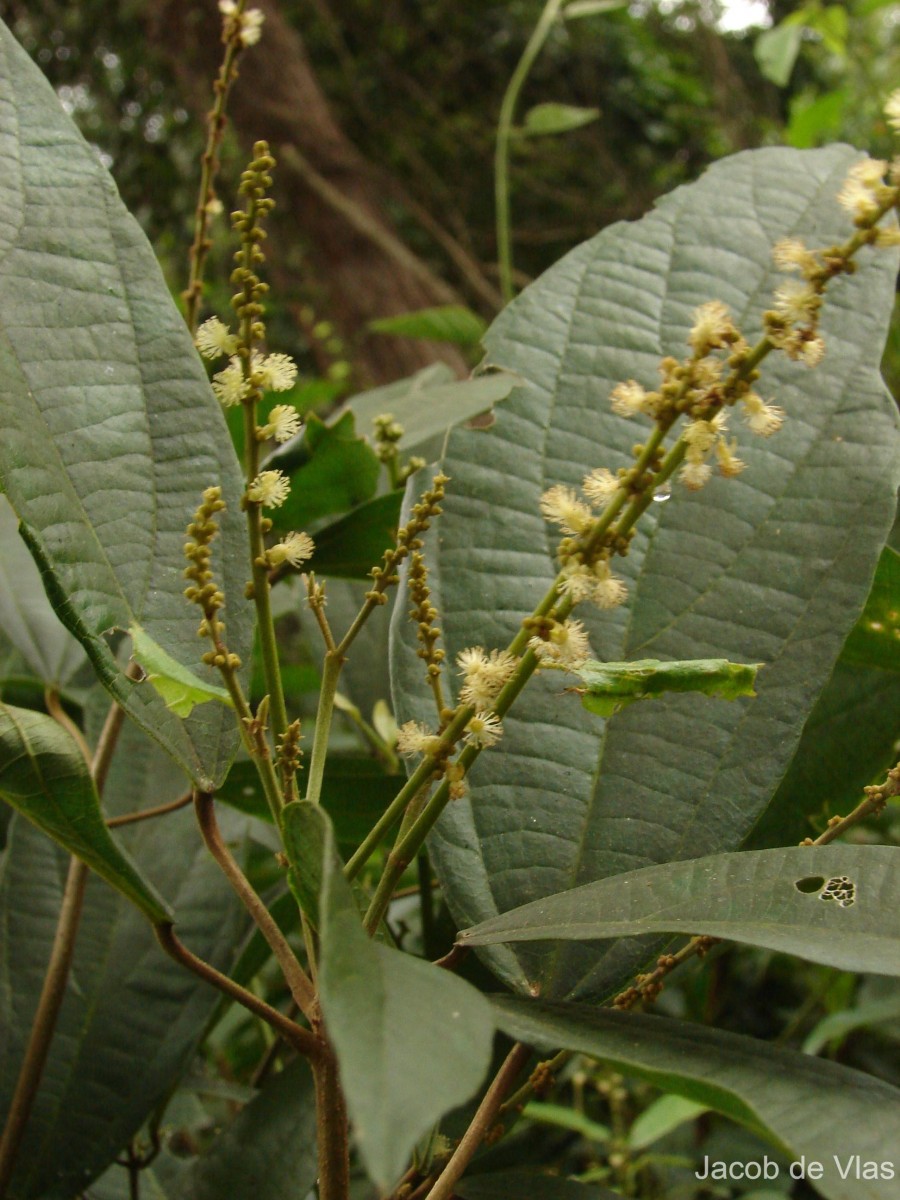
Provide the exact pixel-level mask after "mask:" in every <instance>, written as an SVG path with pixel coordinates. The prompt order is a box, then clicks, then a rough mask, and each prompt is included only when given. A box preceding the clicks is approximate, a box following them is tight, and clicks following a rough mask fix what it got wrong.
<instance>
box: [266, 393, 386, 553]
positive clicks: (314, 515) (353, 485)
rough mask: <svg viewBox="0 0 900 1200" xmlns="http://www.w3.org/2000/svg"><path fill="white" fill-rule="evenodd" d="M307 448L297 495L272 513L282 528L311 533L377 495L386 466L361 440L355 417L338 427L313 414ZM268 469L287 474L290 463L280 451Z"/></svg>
mask: <svg viewBox="0 0 900 1200" xmlns="http://www.w3.org/2000/svg"><path fill="white" fill-rule="evenodd" d="M302 449H303V451H304V452H305V454H306V455H307V456H308V460H307V461H306V462H305V463H304V464H303V465H301V466H300V467H298V468H297V470H295V471H293V472H292V474H291V494H290V495H289V496H288V498H287V500H286V501H285V502H284V504H283V505H282V506H281V507H280V508H278V509H275V510H274V511H273V512H272V513H271V514H270V516H271V517H272V520H273V522H274V525H275V528H276V529H309V527H310V526H311V525H312V524H313V522H315V521H318V520H320V519H321V518H322V517H327V516H330V515H331V514H332V513H343V512H347V511H349V510H350V509H352V508H356V507H357V505H359V504H362V503H364V502H365V501H366V500H370V499H371V498H372V496H373V495H374V494H375V488H376V486H377V484H378V473H379V471H380V470H381V464H380V463H379V461H378V459H377V458H376V457H375V452H374V451H373V450H372V448H371V446H370V445H369V444H368V442H367V441H366V440H365V438H362V437H357V436H356V429H355V427H354V421H353V415H352V414H351V413H344V415H343V416H342V417H340V418H339V419H338V420H337V421H336V422H335V423H334V424H333V425H326V424H325V422H324V421H322V420H320V419H319V417H316V416H314V415H313V414H310V415H309V416H308V417H307V418H306V424H305V426H304V434H303V439H302ZM266 467H267V468H272V467H280V468H281V469H285V463H284V461H283V459H282V458H281V457H280V456H279V455H278V453H277V452H276V453H275V454H273V455H271V456H270V458H269V460H268V462H267V463H266Z"/></svg>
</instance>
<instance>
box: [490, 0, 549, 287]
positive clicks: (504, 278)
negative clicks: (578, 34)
mask: <svg viewBox="0 0 900 1200" xmlns="http://www.w3.org/2000/svg"><path fill="white" fill-rule="evenodd" d="M564 2H565V0H547V3H546V4H545V5H544V9H543V12H542V13H541V15H540V18H539V19H538V23H537V25H535V27H534V30H533V31H532V34H531V37H530V38H529V39H528V44H527V45H526V47H525V49H524V51H523V52H522V57H521V58H520V59H519V61H518V64H517V65H516V69H515V70H514V71H513V73H512V76H511V78H510V81H509V83H508V85H507V88H506V91H505V92H504V94H503V102H502V103H501V105H500V116H499V118H498V120H497V144H496V148H495V151H494V203H495V207H496V222H497V263H498V266H499V269H500V291H501V293H502V295H503V302H504V304H508V303H509V302H510V300H512V298H513V297H514V296H515V294H516V293H515V287H514V285H513V263H512V235H511V233H510V203H509V143H510V139H511V137H512V129H513V119H514V117H515V113H516V105H517V103H518V101H519V95H520V93H521V91H522V88H523V86H524V84H525V81H526V79H527V78H528V76H529V74H530V72H531V68H532V67H533V66H534V63H535V59H536V58H537V56H538V55H539V54H540V52H541V50H542V49H543V47H544V43H545V42H546V40H547V38H548V36H549V34H550V30H551V29H552V28H553V25H554V23H555V21H556V18H557V17H558V16H559V10H560V9H561V8H562V6H563V3H564Z"/></svg>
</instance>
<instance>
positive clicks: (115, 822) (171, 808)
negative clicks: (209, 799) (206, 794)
mask: <svg viewBox="0 0 900 1200" xmlns="http://www.w3.org/2000/svg"><path fill="white" fill-rule="evenodd" d="M193 798H194V793H193V792H185V793H184V794H183V795H181V796H179V797H178V799H177V800H170V801H169V803H168V804H157V806H156V807H155V808H142V809H139V810H138V811H137V812H130V813H123V814H122V815H121V816H120V817H109V818H108V820H107V822H106V824H107V826H108V828H110V829H118V827H119V826H120V825H135V824H137V822H138V821H149V820H151V819H152V818H153V817H164V816H166V814H167V813H171V812H177V811H178V809H179V808H187V806H188V805H189V804H190V802H191V800H192V799H193Z"/></svg>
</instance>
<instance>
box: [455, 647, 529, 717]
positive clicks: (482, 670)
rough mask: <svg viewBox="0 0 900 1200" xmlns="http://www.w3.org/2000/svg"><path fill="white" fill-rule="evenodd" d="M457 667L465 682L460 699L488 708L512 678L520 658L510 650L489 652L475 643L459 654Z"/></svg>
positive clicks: (463, 701) (480, 707)
mask: <svg viewBox="0 0 900 1200" xmlns="http://www.w3.org/2000/svg"><path fill="white" fill-rule="evenodd" d="M456 663H457V666H458V667H459V669H460V674H462V676H463V678H464V680H465V683H464V684H463V687H462V690H461V691H460V695H459V698H460V700H461V701H462V703H463V704H471V705H474V707H475V708H478V709H483V708H488V707H489V706H490V703H491V701H492V700H494V699H495V698H496V696H497V695H498V693H499V692H500V691H501V690H502V688H503V686H504V684H506V683H508V681H509V680H510V679H511V678H512V676H513V674H514V673H515V670H516V667H517V666H518V665H519V660H518V658H516V656H515V655H514V654H510V652H509V651H508V650H492V651H491V653H490V655H488V654H486V653H485V651H484V650H483V649H482V648H481V646H472V647H470V648H469V649H468V650H463V651H461V653H460V654H459V655H458V656H457V659H456Z"/></svg>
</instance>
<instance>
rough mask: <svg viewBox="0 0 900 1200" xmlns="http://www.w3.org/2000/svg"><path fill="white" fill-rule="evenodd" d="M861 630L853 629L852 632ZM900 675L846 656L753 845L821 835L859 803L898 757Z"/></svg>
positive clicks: (809, 723)
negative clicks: (852, 661) (831, 820)
mask: <svg viewBox="0 0 900 1200" xmlns="http://www.w3.org/2000/svg"><path fill="white" fill-rule="evenodd" d="M852 636H853V635H852V634H851V637H852ZM898 712H900V676H898V675H897V673H896V672H894V671H875V670H866V669H865V668H863V667H857V666H851V665H850V664H848V663H846V662H845V661H844V658H843V656H842V657H841V658H840V660H839V661H838V664H837V666H836V667H835V669H834V674H833V675H832V676H831V679H829V681H828V683H827V684H826V686H825V689H824V691H823V692H822V693H821V695H820V696H819V698H818V700H817V701H816V705H815V707H814V708H813V710H812V712H811V713H810V716H809V720H808V721H807V722H806V725H805V726H804V728H803V736H802V737H801V739H800V744H799V746H798V747H797V752H796V754H795V755H794V757H793V759H792V761H791V765H790V767H789V768H788V770H787V773H786V775H785V776H784V778H783V779H782V781H781V783H780V784H779V786H778V790H777V791H776V792H775V795H774V796H773V797H772V801H771V803H770V804H769V806H768V808H767V809H766V811H765V812H764V813H763V815H762V816H761V817H760V819H759V822H758V823H757V824H756V826H754V828H753V830H752V832H751V833H750V835H749V836H748V838H747V840H746V842H745V848H746V849H748V850H761V849H764V848H765V847H767V846H784V845H788V844H790V843H791V842H794V843H796V842H799V841H802V840H803V838H805V837H810V836H812V837H815V836H816V835H817V834H819V833H821V832H822V831H823V830H824V828H825V826H826V824H827V822H828V818H829V817H832V816H835V815H836V814H844V813H847V812H849V811H850V810H851V809H852V808H854V807H855V806H856V805H857V804H858V803H859V800H860V797H861V796H862V789H863V788H864V787H865V786H866V785H867V784H870V783H876V782H878V780H879V779H880V778H881V777H882V776H883V773H884V772H885V771H886V770H887V769H888V768H889V767H891V766H893V764H894V763H895V762H896V761H897V753H896V742H897V713H898Z"/></svg>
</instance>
